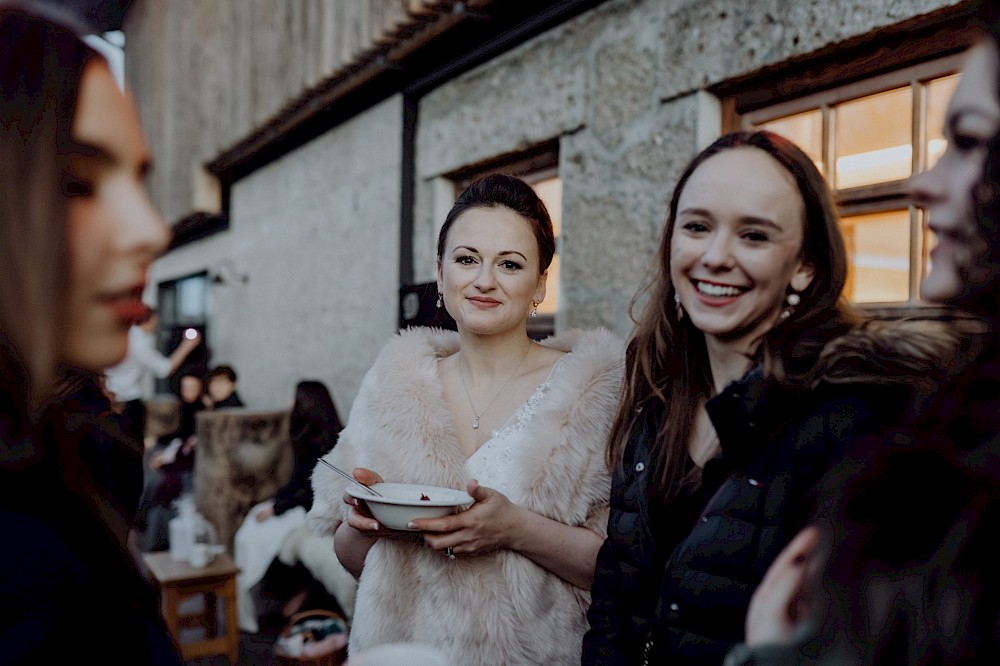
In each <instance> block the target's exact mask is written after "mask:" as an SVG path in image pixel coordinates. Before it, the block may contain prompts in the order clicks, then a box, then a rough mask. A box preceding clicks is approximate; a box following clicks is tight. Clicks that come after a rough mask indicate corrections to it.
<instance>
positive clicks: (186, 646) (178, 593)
mask: <svg viewBox="0 0 1000 666" xmlns="http://www.w3.org/2000/svg"><path fill="white" fill-rule="evenodd" d="M142 560H143V562H144V563H145V564H146V567H147V568H148V569H149V573H150V574H151V575H152V577H153V581H154V582H155V584H156V587H157V589H158V591H159V593H160V602H161V608H162V609H163V617H164V619H165V620H166V622H167V628H168V629H169V630H170V633H171V635H172V636H173V637H174V641H175V642H176V643H177V645H178V647H179V648H180V651H181V658H182V659H184V660H188V659H196V658H198V657H204V656H208V655H215V654H224V655H226V656H227V657H228V658H229V663H230V664H236V663H237V660H238V659H239V652H240V643H239V631H238V628H237V624H236V574H237V573H239V571H240V570H239V567H237V566H236V565H235V564H234V563H233V560H232V559H231V558H230V557H229V555H227V554H226V553H221V554H219V555H216V556H215V559H214V560H212V561H211V562H210V563H209V564H208V565H207V566H205V567H202V568H201V569H195V568H194V567H192V566H190V565H188V563H187V562H180V561H177V560H174V559H173V558H171V557H170V553H169V552H158V553H144V554H143V556H142ZM198 594H200V595H203V596H204V598H205V599H204V600H205V603H204V607H203V610H202V611H199V612H197V613H187V614H181V611H180V604H181V602H183V601H184V600H185V599H187V598H189V597H192V596H194V595H198ZM220 599H221V600H222V603H223V605H224V607H225V613H226V627H225V633H224V634H220V633H219V627H218V621H217V613H218V608H217V601H218V600H220ZM187 627H204V628H205V638H204V639H203V640H197V641H188V642H186V643H183V644H182V643H181V640H180V639H181V629H184V628H187Z"/></svg>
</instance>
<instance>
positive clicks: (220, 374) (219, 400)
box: [205, 365, 243, 409]
mask: <svg viewBox="0 0 1000 666" xmlns="http://www.w3.org/2000/svg"><path fill="white" fill-rule="evenodd" d="M205 388H206V389H207V390H208V402H207V403H206V404H207V406H209V407H211V408H212V409H223V408H226V407H243V401H242V400H240V396H239V394H238V393H237V392H236V371H235V370H233V368H232V367H231V366H228V365H217V366H215V367H214V368H212V369H211V370H209V371H208V376H207V377H206V378H205Z"/></svg>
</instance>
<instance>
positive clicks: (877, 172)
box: [837, 146, 913, 187]
mask: <svg viewBox="0 0 1000 666" xmlns="http://www.w3.org/2000/svg"><path fill="white" fill-rule="evenodd" d="M912 160H913V148H912V147H911V146H892V147H891V148H879V149H877V150H869V151H867V152H864V153H855V154H854V155H844V156H843V157H838V158H837V184H838V185H839V186H840V187H857V186H859V185H867V184H869V183H884V182H888V181H893V180H901V179H903V178H909V176H910V173H911V165H912Z"/></svg>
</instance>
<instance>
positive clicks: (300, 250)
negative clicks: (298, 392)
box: [153, 96, 402, 418]
mask: <svg viewBox="0 0 1000 666" xmlns="http://www.w3.org/2000/svg"><path fill="white" fill-rule="evenodd" d="M401 123H402V101H401V98H400V97H399V96H396V97H393V98H391V99H389V100H387V101H385V102H383V103H381V104H379V105H378V106H376V107H375V108H373V109H371V110H369V111H368V112H367V113H365V114H364V115H362V116H359V117H357V118H355V119H353V120H351V121H348V122H347V123H345V124H343V125H341V126H339V127H337V128H336V129H334V130H332V131H330V132H328V133H326V134H325V135H323V136H321V137H320V138H318V139H316V140H315V141H313V142H311V143H309V144H308V145H306V146H304V147H302V148H300V149H298V150H296V151H294V152H292V153H289V154H288V155H285V156H284V157H283V158H281V159H280V160H278V161H276V162H274V163H272V164H270V165H268V166H267V167H265V168H264V169H261V170H260V171H257V172H256V173H254V174H252V175H251V176H249V177H248V178H245V179H243V180H241V181H239V182H237V183H236V185H235V186H234V188H233V192H232V209H231V222H230V229H229V230H228V231H226V232H223V233H220V234H216V235H214V236H212V237H210V238H208V239H207V240H205V241H201V242H198V243H194V244H191V245H188V246H183V247H181V248H179V249H178V250H176V251H174V252H172V253H170V254H169V255H167V256H165V257H164V258H162V259H161V260H159V261H158V262H157V263H156V265H155V267H154V273H153V282H157V283H158V282H162V281H164V280H170V279H173V278H177V277H183V276H185V275H189V274H192V273H195V272H199V271H202V270H205V269H206V268H208V269H209V270H212V269H213V268H216V267H218V266H219V265H220V262H221V261H222V260H223V259H229V260H231V261H232V262H233V264H234V265H235V266H236V268H237V270H238V271H239V272H240V273H246V274H247V275H248V276H249V281H248V282H247V283H246V284H240V283H238V282H235V283H230V284H225V285H217V286H213V287H212V292H211V299H212V301H211V303H212V304H211V319H210V321H209V327H210V333H209V339H208V344H209V345H210V346H211V349H212V351H213V358H212V361H213V363H229V364H232V365H233V367H235V368H236V370H237V372H238V373H239V375H240V382H239V383H240V393H241V394H242V395H243V397H244V400H245V401H246V402H247V403H248V405H250V406H253V407H258V408H268V407H282V406H285V405H287V403H288V401H289V400H291V398H292V394H293V389H294V386H295V383H296V382H297V381H298V380H300V379H310V378H311V379H319V380H322V381H324V382H325V383H326V384H327V386H328V387H329V388H330V389H331V392H332V393H333V394H334V399H335V400H336V403H337V407H338V409H339V410H340V412H341V417H342V418H346V417H347V413H348V410H349V409H350V406H351V403H352V402H353V400H354V396H355V395H356V393H357V390H358V387H359V385H360V383H361V378H362V377H363V375H364V373H365V372H366V371H367V369H368V367H369V366H370V365H371V363H372V361H373V360H374V358H375V355H376V354H377V353H378V350H379V349H380V348H381V347H382V345H383V344H384V343H385V342H386V340H388V338H389V337H390V336H391V335H392V334H393V333H394V332H395V330H396V321H397V310H396V304H397V302H398V300H399V297H398V288H399V218H400V210H399V196H398V192H399V184H400V166H401V149H400V142H399V137H400V135H401V133H402V127H401ZM225 274H226V273H224V275H225Z"/></svg>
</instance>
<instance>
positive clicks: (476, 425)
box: [472, 416, 479, 430]
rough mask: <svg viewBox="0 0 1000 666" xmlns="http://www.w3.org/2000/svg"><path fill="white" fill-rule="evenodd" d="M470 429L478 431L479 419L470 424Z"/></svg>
mask: <svg viewBox="0 0 1000 666" xmlns="http://www.w3.org/2000/svg"><path fill="white" fill-rule="evenodd" d="M472 429H473V430H479V417H478V416H477V417H476V420H475V421H473V422H472Z"/></svg>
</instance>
